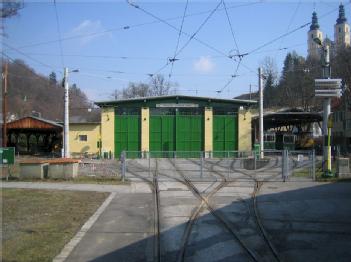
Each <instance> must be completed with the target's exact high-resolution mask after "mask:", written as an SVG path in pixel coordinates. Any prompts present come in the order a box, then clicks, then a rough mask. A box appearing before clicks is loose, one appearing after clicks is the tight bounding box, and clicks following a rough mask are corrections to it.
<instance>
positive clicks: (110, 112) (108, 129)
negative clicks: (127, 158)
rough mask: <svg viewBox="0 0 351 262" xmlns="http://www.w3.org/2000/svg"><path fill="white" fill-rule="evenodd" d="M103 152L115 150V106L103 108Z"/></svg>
mask: <svg viewBox="0 0 351 262" xmlns="http://www.w3.org/2000/svg"><path fill="white" fill-rule="evenodd" d="M101 143H102V149H101V152H102V154H104V152H111V153H112V156H113V155H114V151H115V108H114V107H105V108H102V110H101Z"/></svg>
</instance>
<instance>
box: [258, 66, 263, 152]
mask: <svg viewBox="0 0 351 262" xmlns="http://www.w3.org/2000/svg"><path fill="white" fill-rule="evenodd" d="M258 89H259V94H260V100H259V106H260V112H259V130H260V131H259V132H260V134H259V136H260V158H261V159H262V158H264V153H263V150H264V146H263V83H262V68H261V67H259V68H258Z"/></svg>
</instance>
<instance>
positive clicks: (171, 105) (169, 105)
mask: <svg viewBox="0 0 351 262" xmlns="http://www.w3.org/2000/svg"><path fill="white" fill-rule="evenodd" d="M156 107H162V108H176V107H191V108H195V107H199V105H198V104H191V103H179V104H176V103H162V104H156Z"/></svg>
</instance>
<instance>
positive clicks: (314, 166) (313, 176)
mask: <svg viewBox="0 0 351 262" xmlns="http://www.w3.org/2000/svg"><path fill="white" fill-rule="evenodd" d="M312 179H313V181H316V153H315V151H314V149H313V150H312Z"/></svg>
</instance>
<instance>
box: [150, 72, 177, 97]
mask: <svg viewBox="0 0 351 262" xmlns="http://www.w3.org/2000/svg"><path fill="white" fill-rule="evenodd" d="M173 86H175V84H174V83H171V82H169V81H167V80H166V79H165V77H164V76H163V75H155V76H153V77H152V78H151V80H150V95H151V96H164V95H170V94H171V93H173V90H172V87H173Z"/></svg>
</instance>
